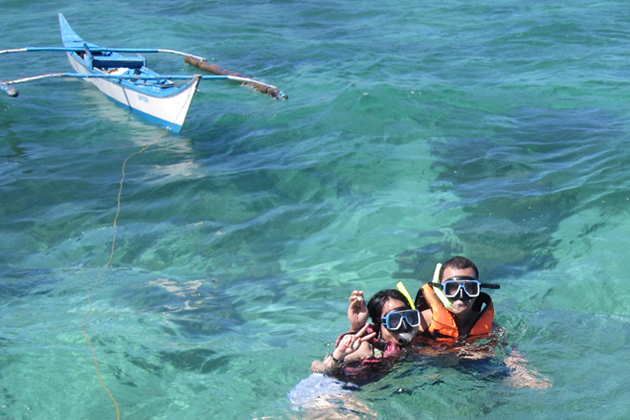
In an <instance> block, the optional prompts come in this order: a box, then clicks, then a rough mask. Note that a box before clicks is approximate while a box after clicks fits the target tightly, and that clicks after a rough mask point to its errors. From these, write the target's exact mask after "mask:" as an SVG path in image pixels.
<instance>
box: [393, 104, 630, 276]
mask: <svg viewBox="0 0 630 420" xmlns="http://www.w3.org/2000/svg"><path fill="white" fill-rule="evenodd" d="M512 114H513V115H512V116H510V121H511V122H510V124H509V126H508V127H499V126H497V127H494V129H495V131H496V135H495V136H493V137H492V138H462V137H455V138H447V139H440V140H435V141H433V152H434V153H435V155H436V156H437V157H438V161H437V162H436V163H435V164H434V166H433V169H434V170H435V171H437V173H438V176H437V179H436V181H435V182H434V183H433V185H432V190H433V192H435V193H437V194H440V193H453V194H454V195H455V197H456V199H455V200H454V201H451V202H449V201H447V200H445V199H443V200H442V201H441V202H439V203H438V208H437V211H436V214H440V213H445V212H446V213H448V212H451V211H453V210H454V209H461V211H463V215H462V217H460V218H459V219H458V220H457V221H455V222H454V223H452V224H451V225H450V226H448V228H444V229H442V230H438V231H436V232H430V233H427V234H423V235H421V236H419V238H418V243H419V246H418V247H417V248H415V249H409V250H406V251H403V252H401V253H400V254H398V255H397V256H396V262H397V264H398V272H396V273H394V277H400V278H420V279H426V280H427V281H428V280H429V279H430V278H431V276H432V273H433V268H434V267H435V264H436V263H437V262H442V261H444V259H447V258H450V257H451V256H454V255H457V254H464V255H466V256H468V257H469V258H471V259H473V260H474V261H475V262H476V264H477V265H478V266H479V267H480V270H481V272H482V276H483V278H490V279H492V278H497V277H499V278H500V277H505V276H506V275H508V276H509V275H517V276H520V275H522V274H524V273H528V272H531V271H535V270H545V269H550V268H553V267H554V266H555V265H556V264H557V263H558V258H557V257H556V256H555V255H554V253H555V251H556V250H557V247H558V246H559V245H560V243H561V239H558V238H557V237H555V236H554V234H555V233H556V232H557V231H558V228H559V225H560V223H561V222H562V221H563V220H565V219H566V218H568V217H570V216H572V215H574V214H575V213H576V212H579V211H581V210H583V209H585V208H589V207H592V206H599V205H600V200H601V195H602V191H608V192H609V193H608V194H607V197H606V198H608V200H607V202H606V205H607V207H608V206H611V210H612V209H614V208H617V207H619V206H621V205H622V204H623V202H624V201H625V200H627V194H625V193H624V194H623V195H622V191H621V190H620V191H619V193H616V192H614V191H612V192H611V186H610V179H609V178H607V177H606V175H607V174H608V173H609V172H611V171H616V169H617V168H618V169H620V170H621V173H618V172H617V173H616V174H615V175H616V179H617V181H616V182H620V181H621V182H620V185H623V184H626V183H628V181H629V180H630V174H629V172H628V170H627V169H624V168H625V167H627V163H628V161H629V160H630V158H629V157H628V156H624V155H623V154H621V155H620V154H617V153H616V152H615V143H617V142H619V141H621V139H623V127H622V122H620V121H619V120H618V119H617V116H615V115H611V113H610V111H606V110H599V109H595V110H593V109H587V110H554V112H553V113H549V112H548V111H546V110H543V109H518V110H515V111H513V112H512ZM538 133H545V134H544V135H543V136H540V134H538ZM602 144H607V145H608V146H606V147H603V148H602ZM619 175H621V176H622V177H623V178H624V179H621V180H620V179H619ZM612 189H613V190H614V189H615V186H614V185H613V186H612ZM609 211H610V210H609ZM605 213H606V210H605V209H602V215H605ZM605 223H606V218H605V217H602V218H601V219H600V220H597V221H596V222H592V223H590V224H589V223H588V221H585V226H584V230H583V232H582V234H583V235H588V233H589V232H592V231H594V230H597V229H599V228H601V227H603V226H604V225H605Z"/></svg>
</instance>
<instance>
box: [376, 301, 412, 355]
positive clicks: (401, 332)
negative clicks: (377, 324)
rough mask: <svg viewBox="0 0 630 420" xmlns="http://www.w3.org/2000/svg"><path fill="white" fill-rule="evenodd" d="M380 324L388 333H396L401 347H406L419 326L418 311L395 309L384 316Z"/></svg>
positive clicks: (403, 308) (402, 308)
mask: <svg viewBox="0 0 630 420" xmlns="http://www.w3.org/2000/svg"><path fill="white" fill-rule="evenodd" d="M381 322H382V324H383V326H384V327H385V328H387V329H388V330H389V331H391V332H393V333H396V336H397V340H398V343H399V344H400V345H401V346H406V345H407V344H409V343H410V342H411V340H413V338H414V337H415V335H416V329H417V328H418V326H419V325H420V311H418V310H417V309H407V308H405V307H401V308H396V309H393V310H391V311H389V312H388V313H387V314H385V316H384V317H382V318H381Z"/></svg>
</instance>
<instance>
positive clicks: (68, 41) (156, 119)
mask: <svg viewBox="0 0 630 420" xmlns="http://www.w3.org/2000/svg"><path fill="white" fill-rule="evenodd" d="M59 26H60V29H61V39H62V41H63V47H62V48H60V47H27V48H19V49H12V50H1V51H0V54H6V53H13V52H36V51H64V52H66V53H67V55H68V59H69V60H70V65H71V66H72V68H73V69H74V70H75V72H76V73H50V74H44V75H39V76H33V77H27V78H23V79H16V80H10V81H6V82H0V89H1V90H2V91H4V92H5V93H6V94H8V95H9V96H13V97H17V96H18V91H17V90H16V89H15V88H13V87H11V85H14V84H17V83H24V82H28V81H33V80H39V79H44V78H49V77H72V78H82V79H86V80H88V81H89V82H91V83H93V84H94V85H95V86H96V87H97V88H98V89H99V90H100V91H101V92H103V93H104V94H105V95H106V96H107V97H109V98H110V99H112V100H113V101H115V102H116V103H118V104H120V105H122V106H123V107H125V108H128V109H129V110H131V111H132V112H134V113H136V114H138V115H140V116H141V117H143V118H145V119H147V120H149V121H151V122H153V123H157V124H159V125H162V126H164V127H165V128H167V129H170V130H172V131H174V132H179V131H180V130H181V129H182V126H183V125H184V121H185V120H186V115H187V114H188V109H189V108H190V104H191V102H192V99H193V97H194V96H195V92H196V91H197V85H198V84H199V82H200V81H201V80H205V79H213V80H232V81H236V82H239V83H242V84H244V85H248V86H251V87H253V88H255V89H256V90H259V91H261V92H263V93H266V94H267V95H270V96H272V97H274V98H276V99H287V95H286V94H285V93H284V92H282V91H281V90H279V89H278V88H277V87H275V86H273V85H269V84H266V83H264V82H261V81H259V80H255V79H251V78H249V77H246V76H243V75H242V74H239V73H234V72H231V71H229V70H225V69H222V68H221V67H219V66H217V65H214V64H210V63H208V62H207V61H206V59H205V58H203V57H199V56H195V55H192V54H188V53H184V52H181V51H175V50H166V49H131V48H103V47H100V46H98V45H96V44H93V43H91V42H86V41H84V40H83V39H82V38H81V37H80V36H79V35H77V33H76V32H75V31H74V30H73V29H72V28H71V27H70V25H69V24H68V22H67V21H66V19H65V18H64V16H63V15H62V14H61V13H60V14H59ZM132 53H133V55H131V54H132ZM139 53H171V54H178V55H182V56H184V57H185V61H186V62H187V63H189V64H191V65H194V66H196V67H198V68H201V69H203V70H206V71H209V72H212V73H215V75H201V74H196V75H161V74H158V73H156V72H155V71H153V70H151V69H149V68H147V67H146V60H145V58H144V57H143V56H141V55H139Z"/></svg>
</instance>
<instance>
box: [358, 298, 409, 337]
mask: <svg viewBox="0 0 630 420" xmlns="http://www.w3.org/2000/svg"><path fill="white" fill-rule="evenodd" d="M390 299H396V300H399V301H401V302H403V303H404V304H405V306H406V307H407V309H411V307H410V306H409V302H407V298H406V297H405V295H403V294H402V293H400V292H399V291H398V290H396V289H385V290H381V291H380V292H377V293H376V294H375V295H374V296H372V299H370V301H369V302H368V305H367V307H368V312H369V314H370V318H372V324H373V325H375V326H376V327H377V328H376V330H377V331H378V330H379V328H380V325H381V314H382V313H383V306H385V304H386V303H387V301H388V300H390Z"/></svg>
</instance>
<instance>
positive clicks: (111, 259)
mask: <svg viewBox="0 0 630 420" xmlns="http://www.w3.org/2000/svg"><path fill="white" fill-rule="evenodd" d="M167 133H168V130H167V131H165V132H164V133H163V134H161V135H160V136H158V137H157V138H156V139H155V140H153V141H152V142H151V143H149V144H147V145H146V146H144V147H143V148H142V149H140V150H138V151H136V152H133V153H132V154H130V155H129V156H127V158H126V159H125V161H124V162H123V165H122V175H121V178H120V183H119V187H118V199H117V206H116V216H115V217H114V234H113V237H112V248H111V251H110V254H109V260H108V261H107V263H106V264H105V266H104V267H103V269H102V270H101V273H100V274H99V275H98V277H97V278H96V281H95V282H94V284H93V285H92V288H91V289H90V290H88V292H87V294H86V298H87V300H88V302H89V308H88V311H87V312H86V313H85V315H84V316H83V322H82V323H81V331H83V336H84V337H85V341H86V343H87V345H88V347H89V348H90V350H91V351H92V355H93V357H94V367H95V368H96V376H97V377H98V380H99V382H100V383H101V386H102V387H103V389H105V391H106V392H107V394H108V395H109V397H110V398H111V400H112V402H113V403H114V406H115V407H116V420H120V406H119V405H118V401H116V398H115V397H114V394H113V393H112V391H111V390H110V389H109V388H108V387H107V384H105V381H104V380H103V377H102V376H101V371H100V369H99V366H98V356H97V353H96V348H94V346H93V345H92V341H91V340H90V336H89V334H88V332H87V329H86V327H85V324H86V320H87V318H88V316H90V315H91V314H92V306H93V302H92V293H93V292H94V290H96V288H97V287H98V285H99V283H100V282H101V279H102V278H103V275H104V274H105V272H106V271H107V269H108V268H109V267H110V266H111V264H112V261H113V260H114V251H115V249H116V235H117V233H118V217H119V216H120V206H121V201H122V200H121V198H122V191H123V184H124V182H125V171H126V168H127V163H128V162H129V160H130V159H131V158H132V157H134V156H135V155H139V154H140V153H144V152H145V151H146V150H147V149H148V148H149V147H151V146H153V145H154V144H155V143H157V142H158V141H159V140H160V139H161V138H163V137H164V136H165V135H166V134H167Z"/></svg>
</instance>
